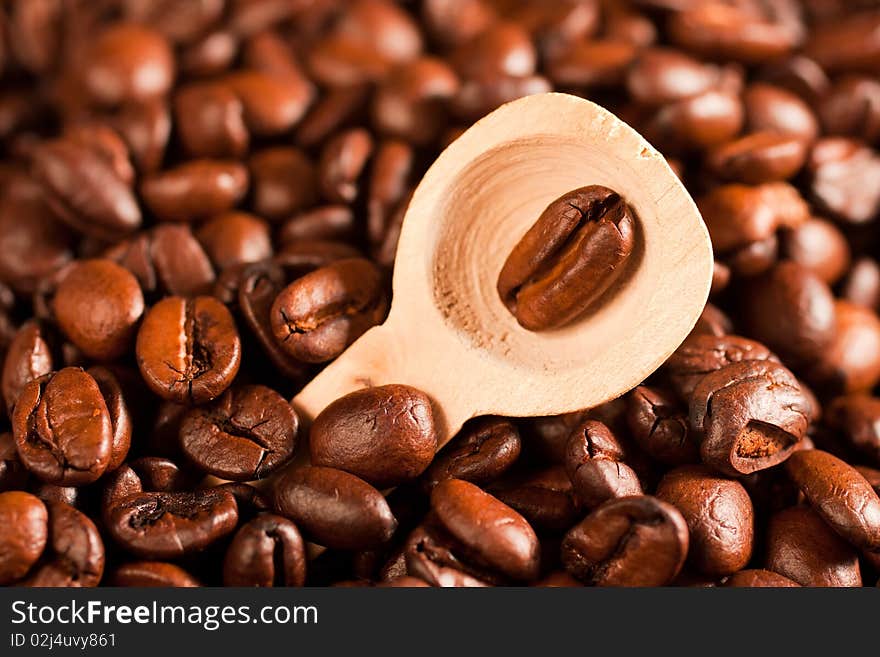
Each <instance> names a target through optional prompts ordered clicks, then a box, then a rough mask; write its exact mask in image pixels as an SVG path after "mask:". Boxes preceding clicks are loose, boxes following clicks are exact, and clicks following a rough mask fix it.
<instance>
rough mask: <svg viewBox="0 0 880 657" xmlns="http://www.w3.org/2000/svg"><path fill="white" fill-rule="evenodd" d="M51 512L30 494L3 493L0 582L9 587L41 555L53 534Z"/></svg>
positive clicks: (0, 503) (0, 507)
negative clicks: (50, 528) (51, 530)
mask: <svg viewBox="0 0 880 657" xmlns="http://www.w3.org/2000/svg"><path fill="white" fill-rule="evenodd" d="M48 522H49V514H48V512H47V511H46V507H45V505H44V504H43V503H42V502H41V501H40V500H39V498H37V497H34V496H33V495H31V494H30V493H25V492H24V491H8V492H5V493H0V523H2V525H3V527H4V530H3V532H2V533H0V555H2V558H0V584H2V585H3V586H8V585H10V584H13V583H15V582H16V581H18V580H19V579H21V578H22V577H24V576H25V575H26V574H27V572H28V571H29V570H30V569H31V567H32V566H33V565H34V564H35V563H36V562H37V559H39V558H40V555H41V554H42V553H43V548H44V547H45V546H46V542H47V541H48V537H49V530H48Z"/></svg>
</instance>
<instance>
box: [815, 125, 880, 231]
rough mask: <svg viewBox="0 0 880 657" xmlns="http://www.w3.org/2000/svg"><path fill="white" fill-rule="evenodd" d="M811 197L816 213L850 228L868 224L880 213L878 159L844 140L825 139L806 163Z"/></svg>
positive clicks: (817, 144) (879, 159)
mask: <svg viewBox="0 0 880 657" xmlns="http://www.w3.org/2000/svg"><path fill="white" fill-rule="evenodd" d="M806 170H807V173H808V174H809V178H810V186H809V190H810V194H811V196H812V199H813V201H814V203H815V204H816V206H818V208H819V210H820V211H822V212H824V213H827V214H829V215H831V216H832V217H834V218H836V219H839V220H840V221H843V222H846V223H851V224H863V223H866V222H870V221H871V220H872V219H873V218H874V217H876V216H877V213H878V212H880V190H877V188H876V187H875V186H874V185H873V184H872V181H873V180H874V179H876V177H877V175H878V174H880V155H878V154H877V152H876V151H874V150H872V149H870V148H868V147H867V146H866V145H865V144H863V143H862V142H860V141H857V140H854V139H848V138H845V137H826V138H824V139H820V140H819V141H817V142H816V143H815V144H814V145H813V149H812V151H811V152H810V156H809V158H808V159H807V166H806Z"/></svg>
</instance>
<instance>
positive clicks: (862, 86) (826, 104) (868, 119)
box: [818, 76, 880, 143]
mask: <svg viewBox="0 0 880 657" xmlns="http://www.w3.org/2000/svg"><path fill="white" fill-rule="evenodd" d="M818 111H819V116H820V117H821V119H822V124H823V126H824V127H825V130H826V131H827V132H828V133H829V134H832V135H844V136H850V137H855V138H857V139H861V140H863V141H865V142H867V143H871V142H876V141H877V140H878V138H880V82H877V81H876V80H874V79H872V78H869V77H862V76H853V77H846V78H843V79H841V80H839V81H838V82H836V83H835V84H834V85H833V86H832V87H831V89H829V91H828V93H827V94H826V95H825V97H824V98H823V99H822V102H821V104H820V105H819V109H818Z"/></svg>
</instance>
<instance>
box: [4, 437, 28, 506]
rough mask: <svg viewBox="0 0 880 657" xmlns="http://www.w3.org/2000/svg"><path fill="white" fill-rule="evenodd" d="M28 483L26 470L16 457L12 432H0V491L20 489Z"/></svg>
mask: <svg viewBox="0 0 880 657" xmlns="http://www.w3.org/2000/svg"><path fill="white" fill-rule="evenodd" d="M27 483H28V471H27V469H26V468H25V467H24V465H23V464H22V462H21V460H20V459H19V458H18V451H17V450H16V448H15V438H13V437H12V433H10V432H6V433H0V493H2V492H4V491H8V490H9V491H14V490H22V489H24V488H25V487H26V486H27Z"/></svg>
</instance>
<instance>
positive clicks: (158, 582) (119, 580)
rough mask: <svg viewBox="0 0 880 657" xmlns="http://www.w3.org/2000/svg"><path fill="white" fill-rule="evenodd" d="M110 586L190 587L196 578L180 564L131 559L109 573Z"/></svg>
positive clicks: (196, 584)
mask: <svg viewBox="0 0 880 657" xmlns="http://www.w3.org/2000/svg"><path fill="white" fill-rule="evenodd" d="M109 580H110V582H109V583H110V585H111V586H125V587H138V588H144V587H161V588H168V587H172V588H192V587H197V586H201V584H199V582H198V580H196V579H195V578H194V577H193V576H192V575H190V574H189V573H188V572H186V571H185V570H184V569H183V568H181V567H180V566H175V565H174V564H173V563H165V562H163V561H133V562H131V563H127V564H123V565H122V566H119V568H117V569H116V570H115V571H114V572H113V573H112V574H111V575H110V578H109Z"/></svg>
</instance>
